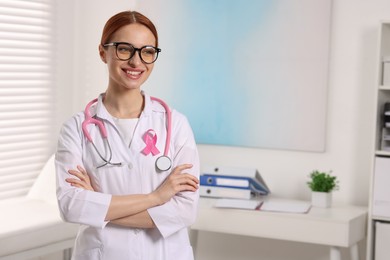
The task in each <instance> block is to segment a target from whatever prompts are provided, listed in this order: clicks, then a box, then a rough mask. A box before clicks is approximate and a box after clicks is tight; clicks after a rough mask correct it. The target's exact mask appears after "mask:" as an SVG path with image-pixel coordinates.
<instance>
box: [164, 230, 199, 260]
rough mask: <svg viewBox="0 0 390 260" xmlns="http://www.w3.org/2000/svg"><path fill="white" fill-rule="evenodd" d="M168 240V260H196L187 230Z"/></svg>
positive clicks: (173, 235)
mask: <svg viewBox="0 0 390 260" xmlns="http://www.w3.org/2000/svg"><path fill="white" fill-rule="evenodd" d="M166 239H167V241H166V242H167V245H168V252H169V255H168V259H180V260H193V259H194V253H193V251H192V246H191V244H190V241H189V237H188V233H187V230H185V229H183V230H180V231H178V232H176V233H175V234H172V235H171V236H169V237H168V238H166Z"/></svg>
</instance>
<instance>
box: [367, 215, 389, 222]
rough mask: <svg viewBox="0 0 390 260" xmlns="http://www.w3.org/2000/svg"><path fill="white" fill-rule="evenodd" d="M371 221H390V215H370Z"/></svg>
mask: <svg viewBox="0 0 390 260" xmlns="http://www.w3.org/2000/svg"><path fill="white" fill-rule="evenodd" d="M371 218H372V220H373V221H384V222H390V217H382V216H374V215H373V216H372V217H371Z"/></svg>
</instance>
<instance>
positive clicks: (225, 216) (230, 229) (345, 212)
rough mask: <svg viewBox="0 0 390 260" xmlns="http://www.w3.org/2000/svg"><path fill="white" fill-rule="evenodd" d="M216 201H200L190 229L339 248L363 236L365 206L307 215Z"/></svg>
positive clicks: (310, 212)
mask: <svg viewBox="0 0 390 260" xmlns="http://www.w3.org/2000/svg"><path fill="white" fill-rule="evenodd" d="M215 200H216V199H211V198H201V199H200V201H199V212H198V217H197V221H196V222H195V223H194V224H193V225H192V226H191V229H194V230H199V231H212V232H220V233H227V234H236V235H244V236H254V237H263V238H271V239H280V240H289V241H296V242H305V243H313V244H321V245H330V246H340V247H350V246H351V245H354V244H356V243H357V242H358V241H360V240H361V239H363V238H364V237H365V235H366V222H367V221H366V218H367V209H366V208H364V207H356V206H332V207H331V208H326V209H324V208H316V207H312V208H311V209H310V211H309V213H306V214H295V213H280V212H265V211H256V210H240V209H221V208H214V207H213V204H214V203H215Z"/></svg>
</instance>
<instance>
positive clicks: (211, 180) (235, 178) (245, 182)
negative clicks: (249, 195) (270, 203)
mask: <svg viewBox="0 0 390 260" xmlns="http://www.w3.org/2000/svg"><path fill="white" fill-rule="evenodd" d="M202 172H203V174H202V175H201V176H200V185H201V186H202V185H204V186H214V187H221V188H235V189H248V190H251V191H253V192H254V193H258V194H260V195H267V194H268V193H270V189H269V188H268V186H267V184H266V183H265V181H264V180H263V178H262V176H261V174H260V173H259V171H258V170H257V169H255V168H238V167H212V166H205V167H204V168H203V171H202Z"/></svg>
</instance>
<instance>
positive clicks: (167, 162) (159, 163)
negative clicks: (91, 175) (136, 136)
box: [81, 97, 172, 171]
mask: <svg viewBox="0 0 390 260" xmlns="http://www.w3.org/2000/svg"><path fill="white" fill-rule="evenodd" d="M150 99H151V100H154V101H157V102H159V103H160V104H161V105H162V106H163V107H164V109H165V111H166V114H167V120H166V121H167V123H166V127H167V136H166V139H165V148H164V154H163V155H162V156H160V157H158V158H157V160H156V167H157V169H159V170H160V171H167V170H169V169H170V168H171V166H172V161H171V159H170V158H169V157H168V152H169V145H170V142H171V129H172V124H171V122H172V116H171V110H170V109H169V107H168V105H167V104H166V103H165V102H164V101H163V100H161V99H159V98H156V97H150ZM97 101H98V99H97V98H95V99H94V100H92V101H90V102H89V103H88V104H87V106H86V107H85V110H84V115H85V119H84V121H83V123H82V125H81V128H82V130H83V134H84V136H85V137H86V138H87V140H88V141H89V142H91V144H92V145H93V147H94V148H95V150H96V152H97V153H98V155H99V157H100V158H101V159H102V160H103V161H104V162H105V163H104V164H103V165H101V166H98V168H100V167H103V166H105V165H107V164H110V165H115V166H120V165H122V163H113V162H111V158H112V151H111V146H110V143H109V141H108V138H107V130H106V127H105V126H104V123H103V121H101V120H98V119H96V118H94V117H92V115H91V113H90V108H91V106H92V105H93V104H95V103H96V102H97ZM89 124H94V125H96V126H97V127H98V128H99V131H100V134H101V136H102V138H103V140H104V141H105V142H107V145H108V149H109V152H110V155H109V158H108V160H107V159H105V158H104V157H103V156H102V155H101V153H100V152H99V150H98V149H97V148H96V146H95V144H94V142H93V140H92V137H91V135H90V133H89V131H88V129H87V126H88V125H89ZM148 131H149V130H148Z"/></svg>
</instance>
